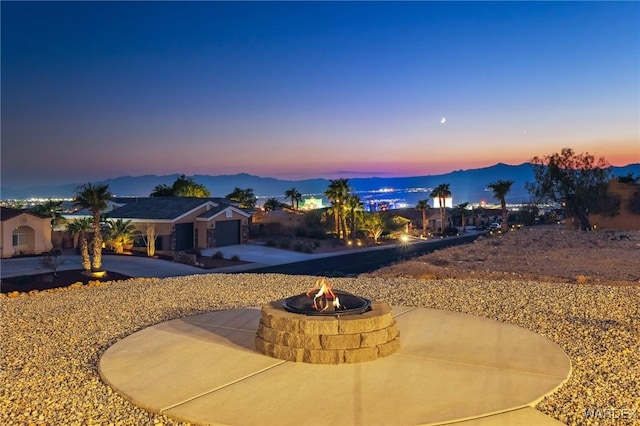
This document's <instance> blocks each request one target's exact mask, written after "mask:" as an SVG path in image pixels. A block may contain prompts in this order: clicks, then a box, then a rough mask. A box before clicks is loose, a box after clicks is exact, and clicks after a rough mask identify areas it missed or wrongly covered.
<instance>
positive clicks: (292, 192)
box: [284, 188, 302, 210]
mask: <svg viewBox="0 0 640 426" xmlns="http://www.w3.org/2000/svg"><path fill="white" fill-rule="evenodd" d="M284 197H285V198H290V199H291V210H293V209H294V207H293V205H294V204H295V210H298V207H299V203H300V200H301V199H302V194H300V192H298V190H297V189H295V188H291V189H287V190H286V191H284Z"/></svg>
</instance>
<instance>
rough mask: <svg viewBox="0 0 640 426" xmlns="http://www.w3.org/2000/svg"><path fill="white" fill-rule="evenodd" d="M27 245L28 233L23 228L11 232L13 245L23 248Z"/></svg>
mask: <svg viewBox="0 0 640 426" xmlns="http://www.w3.org/2000/svg"><path fill="white" fill-rule="evenodd" d="M26 244H29V233H28V232H27V229H26V228H25V227H22V226H21V227H20V228H18V229H16V230H15V231H13V245H14V246H24V245H26Z"/></svg>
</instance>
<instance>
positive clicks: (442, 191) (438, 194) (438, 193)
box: [430, 183, 451, 235]
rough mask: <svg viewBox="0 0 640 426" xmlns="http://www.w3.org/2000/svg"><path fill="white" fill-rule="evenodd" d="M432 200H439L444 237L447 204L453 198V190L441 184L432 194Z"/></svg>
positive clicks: (447, 185) (441, 228) (446, 184)
mask: <svg viewBox="0 0 640 426" xmlns="http://www.w3.org/2000/svg"><path fill="white" fill-rule="evenodd" d="M430 196H431V198H437V199H438V202H439V204H440V233H441V235H444V232H445V226H444V225H445V224H444V220H445V202H446V200H447V198H449V197H451V190H450V189H449V184H448V183H441V184H440V185H438V186H437V187H436V188H435V189H434V190H433V191H431V194H430Z"/></svg>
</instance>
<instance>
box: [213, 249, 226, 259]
mask: <svg viewBox="0 0 640 426" xmlns="http://www.w3.org/2000/svg"><path fill="white" fill-rule="evenodd" d="M211 258H212V259H224V255H223V254H222V252H221V251H217V252H215V253H213V254H212V255H211Z"/></svg>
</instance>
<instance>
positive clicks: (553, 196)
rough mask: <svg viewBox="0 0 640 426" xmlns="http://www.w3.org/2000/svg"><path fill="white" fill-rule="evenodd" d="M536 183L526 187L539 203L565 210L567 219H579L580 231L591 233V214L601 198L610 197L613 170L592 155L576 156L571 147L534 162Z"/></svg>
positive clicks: (536, 159) (605, 162) (535, 158)
mask: <svg viewBox="0 0 640 426" xmlns="http://www.w3.org/2000/svg"><path fill="white" fill-rule="evenodd" d="M531 163H532V164H533V172H534V176H535V178H536V182H535V183H527V185H526V187H527V190H528V191H529V193H530V194H532V196H533V197H534V198H535V199H536V200H538V201H540V202H544V201H553V202H556V203H558V204H560V205H562V206H564V208H565V212H566V215H567V217H574V218H576V219H577V220H578V222H579V224H580V228H581V229H584V230H591V223H590V222H589V212H590V210H592V208H593V207H596V205H597V202H598V198H600V197H604V196H606V195H607V186H608V181H609V178H610V169H609V164H608V163H607V161H606V160H605V159H604V158H603V157H600V158H599V159H598V160H596V159H595V157H594V156H593V155H590V154H589V153H583V154H576V153H574V151H573V150H572V149H571V148H563V149H562V151H561V152H560V153H554V154H551V155H546V156H544V157H542V158H540V157H534V158H533V159H532V160H531Z"/></svg>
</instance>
